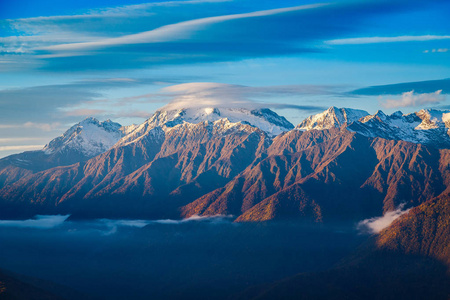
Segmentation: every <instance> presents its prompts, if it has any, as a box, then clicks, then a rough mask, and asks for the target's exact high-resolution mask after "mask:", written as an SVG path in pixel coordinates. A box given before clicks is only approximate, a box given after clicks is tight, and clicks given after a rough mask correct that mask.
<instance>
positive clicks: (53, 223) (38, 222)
mask: <svg viewBox="0 0 450 300" xmlns="http://www.w3.org/2000/svg"><path fill="white" fill-rule="evenodd" d="M68 218H69V215H51V216H50V215H37V216H36V217H35V218H33V219H28V220H0V226H4V227H24V228H39V229H50V228H54V227H58V226H60V225H62V224H63V223H64V222H65V221H66V220H67V219H68Z"/></svg>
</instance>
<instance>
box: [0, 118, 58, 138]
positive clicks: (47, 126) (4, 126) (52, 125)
mask: <svg viewBox="0 0 450 300" xmlns="http://www.w3.org/2000/svg"><path fill="white" fill-rule="evenodd" d="M9 128H37V129H40V130H43V131H52V130H55V129H59V128H61V123H60V122H53V123H35V122H26V123H23V124H0V129H9ZM0 140H1V139H0Z"/></svg>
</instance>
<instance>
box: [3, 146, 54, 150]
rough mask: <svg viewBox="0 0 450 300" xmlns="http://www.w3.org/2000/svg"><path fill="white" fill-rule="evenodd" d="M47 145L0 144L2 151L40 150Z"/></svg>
mask: <svg viewBox="0 0 450 300" xmlns="http://www.w3.org/2000/svg"><path fill="white" fill-rule="evenodd" d="M44 146H45V145H22V146H0V151H29V150H40V149H42V148H44Z"/></svg>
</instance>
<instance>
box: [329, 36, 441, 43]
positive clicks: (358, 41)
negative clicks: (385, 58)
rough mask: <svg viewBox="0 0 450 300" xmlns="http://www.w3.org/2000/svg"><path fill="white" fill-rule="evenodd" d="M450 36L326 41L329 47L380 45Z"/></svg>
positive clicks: (360, 38)
mask: <svg viewBox="0 0 450 300" xmlns="http://www.w3.org/2000/svg"><path fill="white" fill-rule="evenodd" d="M448 39H450V35H419V36H412V35H405V36H393V37H379V36H376V37H359V38H348V39H335V40H329V41H325V44H328V45H362V44H379V43H399V42H425V41H435V40H448Z"/></svg>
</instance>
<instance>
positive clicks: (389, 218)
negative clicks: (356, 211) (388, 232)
mask: <svg viewBox="0 0 450 300" xmlns="http://www.w3.org/2000/svg"><path fill="white" fill-rule="evenodd" d="M403 207H404V205H400V207H399V208H398V209H396V210H394V211H389V212H387V213H385V214H384V215H383V216H381V217H375V218H370V219H366V220H363V221H361V222H359V223H358V226H357V227H358V229H359V230H360V231H362V232H369V233H379V232H381V231H382V230H383V229H385V228H386V227H388V226H389V225H391V224H392V222H394V221H395V220H396V219H398V218H399V217H400V216H402V215H404V214H406V213H407V212H408V211H409V209H406V210H403Z"/></svg>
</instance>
